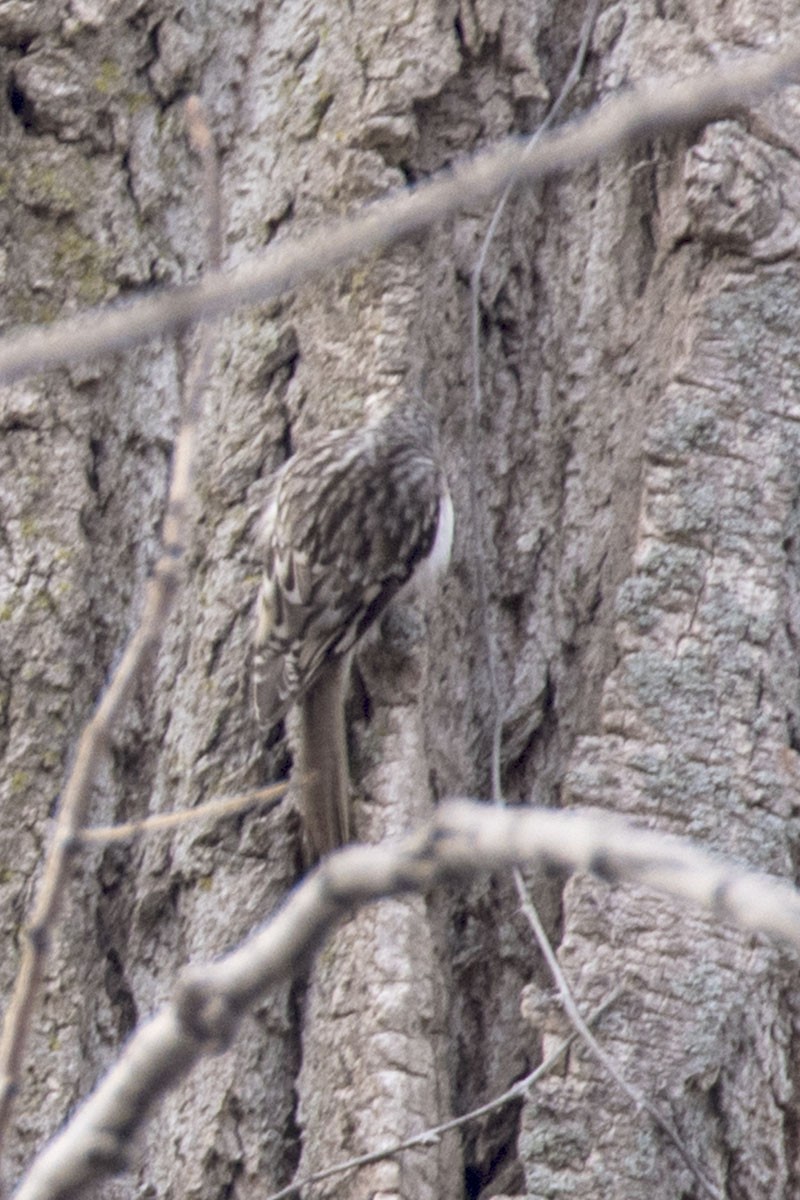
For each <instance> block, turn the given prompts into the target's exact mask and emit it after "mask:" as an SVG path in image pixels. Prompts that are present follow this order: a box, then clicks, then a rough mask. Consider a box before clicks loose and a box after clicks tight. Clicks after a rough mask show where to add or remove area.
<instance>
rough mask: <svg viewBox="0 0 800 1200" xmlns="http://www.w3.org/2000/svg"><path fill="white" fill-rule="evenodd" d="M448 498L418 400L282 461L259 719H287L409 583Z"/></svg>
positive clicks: (269, 558)
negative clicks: (325, 666) (322, 673)
mask: <svg viewBox="0 0 800 1200" xmlns="http://www.w3.org/2000/svg"><path fill="white" fill-rule="evenodd" d="M446 496H447V489H446V484H445V481H444V476H443V473H442V469H441V466H440V464H439V458H438V441H437V438H436V430H435V426H434V422H433V419H432V414H431V413H430V412H429V410H428V408H427V406H426V405H425V404H423V403H421V402H406V403H402V404H400V405H398V406H397V407H395V408H394V409H393V410H392V411H391V412H390V413H389V414H388V415H387V416H385V417H384V418H383V419H381V420H378V421H371V422H369V423H368V424H366V425H364V426H360V427H358V428H356V429H355V430H338V431H335V432H333V433H329V434H327V435H324V436H323V437H321V438H320V439H319V440H318V441H316V442H315V443H314V444H312V445H310V446H309V447H308V448H304V449H303V450H301V451H300V452H299V453H298V454H296V455H295V456H294V457H293V458H292V459H290V460H289V462H288V463H287V464H286V466H285V467H283V468H282V470H281V471H280V472H279V474H278V476H277V477H276V480H275V485H274V488H273V491H272V496H271V500H270V503H269V504H268V506H267V508H266V510H265V513H264V517H263V518H262V528H261V540H262V543H263V545H264V552H265V567H264V578H263V582H262V586H261V591H260V594H259V599H258V627H257V631H256V658H255V696H256V709H257V713H258V716H259V720H260V721H262V722H263V723H264V724H265V725H266V724H274V723H275V721H277V720H279V719H280V718H281V717H282V716H283V715H284V714H285V713H286V711H287V710H288V709H289V707H290V706H291V704H292V703H293V702H294V701H295V700H296V699H298V698H299V696H300V695H302V693H303V692H304V691H305V690H306V689H307V688H308V687H309V686H310V685H311V683H312V682H313V680H314V678H315V676H316V675H317V673H318V672H319V670H320V668H321V667H322V665H323V664H324V663H325V662H326V661H327V660H329V659H331V658H333V657H336V656H340V655H344V654H347V653H349V651H350V650H352V648H353V647H354V646H355V644H356V643H357V642H358V640H359V638H360V637H361V636H362V635H363V634H364V633H365V632H366V630H367V629H368V628H369V627H370V625H372V624H373V623H374V622H375V621H376V620H377V618H378V617H379V616H380V615H381V613H382V612H383V611H384V609H385V608H386V606H387V604H389V602H390V601H391V600H392V598H393V597H394V596H396V595H397V593H398V591H400V589H401V588H402V587H404V585H405V584H406V583H407V582H408V581H409V580H410V579H411V577H412V575H413V573H414V571H415V569H416V568H417V566H418V565H419V564H420V563H421V562H422V561H423V560H424V559H425V558H426V557H427V556H428V555H429V554H430V552H431V549H432V547H433V545H434V541H435V539H436V534H437V529H438V525H439V519H440V516H441V513H442V508H443V504H444V502H445V497H446ZM447 504H448V505H449V499H448V500H447Z"/></svg>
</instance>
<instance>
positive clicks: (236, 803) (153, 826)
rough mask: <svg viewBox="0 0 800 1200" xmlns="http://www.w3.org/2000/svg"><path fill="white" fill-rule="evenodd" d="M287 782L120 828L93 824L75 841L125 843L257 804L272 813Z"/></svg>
mask: <svg viewBox="0 0 800 1200" xmlns="http://www.w3.org/2000/svg"><path fill="white" fill-rule="evenodd" d="M288 786H289V785H288V784H287V783H274V784H272V786H271V787H264V788H255V789H254V790H253V791H252V792H243V793H242V795H241V796H226V797H225V798H224V799H221V800H209V801H208V803H207V804H200V805H198V807H197V808H182V809H181V810H180V811H179V812H170V813H154V814H153V816H151V817H143V818H142V820H141V821H125V822H124V823H120V824H119V825H90V826H88V827H87V828H86V829H81V830H80V832H79V833H78V834H77V835H76V840H77V841H78V842H79V843H80V845H82V846H88V845H92V844H94V845H97V844H99V845H102V846H105V845H108V843H109V842H125V841H127V840H128V838H132V837H139V836H140V835H141V834H144V833H162V832H163V831H164V830H165V829H174V828H175V827H176V826H181V825H187V824H189V823H191V822H193V821H202V820H205V819H206V818H207V817H230V816H233V815H234V813H240V812H244V811H245V810H246V809H248V808H253V806H254V805H256V804H257V805H259V806H263V807H264V808H266V809H267V811H269V809H270V808H274V807H275V805H276V804H277V803H278V801H279V800H281V798H282V797H283V796H284V795H285V794H286V789H287V787H288Z"/></svg>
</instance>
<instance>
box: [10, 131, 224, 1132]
mask: <svg viewBox="0 0 800 1200" xmlns="http://www.w3.org/2000/svg"><path fill="white" fill-rule="evenodd" d="M202 120H203V118H202V113H201V112H198V111H197V110H195V115H194V121H195V124H196V123H197V122H201V121H202ZM202 155H203V162H204V168H205V169H204V179H205V189H206V190H207V189H208V188H209V187H210V186H213V184H212V183H210V182H209V181H210V180H214V179H215V167H214V166H213V164H212V165H209V162H210V160H211V159H215V158H216V154H215V150H214V146H213V141H212V139H211V136H210V133H209V134H208V136H207V138H206V141H205V147H204V149H203V150H202ZM206 199H207V196H206ZM211 341H212V339H211V336H210V330H208V329H204V331H203V335H202V341H201V345H200V348H199V351H198V353H197V356H196V358H195V360H194V362H193V365H192V369H191V370H190V373H189V379H188V381H187V392H186V397H185V402H184V417H183V420H182V424H181V427H180V430H179V432H178V437H177V441H176V446H175V454H174V458H173V466H172V478H171V481H170V488H169V495H168V501H167V507H166V513H165V518H164V528H163V533H162V548H161V555H160V557H159V559H158V562H157V563H156V565H155V568H154V570H153V575H152V578H151V579H150V581H149V583H148V585H147V590H146V593H145V601H144V607H143V611H142V614H141V617H140V619H139V624H138V627H137V628H136V630H135V631H134V633H133V635H132V636H131V638H130V640H129V642H128V644H127V646H126V648H125V650H124V653H123V655H122V659H121V661H120V663H119V665H118V667H117V669H116V671H115V672H114V674H113V676H112V678H111V680H110V682H109V684H108V686H107V688H106V689H105V691H104V692H103V694H102V696H101V697H100V700H99V702H98V704H97V708H96V709H95V712H94V715H93V716H92V717H91V719H90V720H89V722H88V723H87V725H86V726H85V728H84V730H83V732H82V734H81V736H80V739H79V742H78V748H77V751H76V754H75V759H74V762H73V764H72V768H71V770H70V772H69V776H68V778H67V782H66V785H65V787H64V791H63V794H62V797H61V803H60V805H59V810H58V813H57V816H56V824H55V834H54V837H53V842H52V845H51V847H50V850H49V853H48V856H47V860H46V862H45V866H44V872H43V875H42V879H41V883H40V885H39V890H38V893H37V896H36V899H35V902H34V905H33V909H32V912H31V915H30V920H29V925H28V930H27V938H26V941H25V944H24V948H23V951H22V958H21V962H20V966H19V971H18V973H17V977H16V980H15V982H14V990H13V993H12V996H11V999H10V1001H9V1005H8V1008H7V1009H6V1013H5V1017H4V1021H3V1032H2V1039H0V1150H1V1149H2V1143H3V1140H4V1138H5V1135H6V1132H7V1129H8V1123H9V1119H10V1117H11V1112H12V1108H13V1103H14V1098H15V1096H16V1094H17V1091H18V1089H19V1083H20V1079H21V1073H22V1063H23V1058H24V1053H25V1048H26V1046H27V1042H28V1037H29V1034H30V1028H31V1021H32V1018H33V1014H34V1012H35V1010H36V1001H37V999H38V996H39V993H40V992H41V988H42V982H43V979H44V970H45V963H46V959H47V953H48V949H49V944H50V941H51V939H52V936H53V931H54V928H55V924H56V920H57V918H58V915H59V912H60V909H61V905H62V902H63V899H64V893H65V890H66V885H67V879H68V874H69V864H70V861H71V857H72V855H73V853H74V851H75V848H76V845H77V835H78V834H79V832H80V830H81V829H82V827H83V825H84V824H85V822H86V814H87V811H88V807H89V800H90V797H91V792H92V785H93V784H94V781H95V779H96V777H97V772H98V769H99V767H100V764H101V762H102V760H103V757H104V755H105V753H106V750H107V748H108V744H109V739H110V736H111V731H112V730H113V728H114V725H115V723H116V721H117V718H118V716H119V714H120V712H121V711H122V708H123V707H124V705H125V704H126V702H127V701H128V699H129V698H130V695H131V693H132V691H133V688H134V685H135V683H136V681H137V679H138V678H139V676H140V674H141V671H142V668H143V666H144V664H145V663H146V662H147V661H148V660H149V659H150V658H151V656H152V654H153V653H154V651H155V650H156V648H157V647H158V645H159V643H160V641H161V636H162V633H163V630H164V626H165V624H166V621H167V617H168V615H169V612H170V610H171V608H172V605H173V603H174V599H175V595H176V593H177V590H178V586H179V572H180V563H181V559H182V557H183V553H184V548H185V544H186V535H187V511H188V499H189V495H190V492H191V483H192V461H193V451H194V443H195V435H196V427H197V419H198V415H199V409H200V401H201V397H202V393H203V389H204V388H205V384H206V380H207V376H208V371H209V368H210V364H211V354H212V347H211Z"/></svg>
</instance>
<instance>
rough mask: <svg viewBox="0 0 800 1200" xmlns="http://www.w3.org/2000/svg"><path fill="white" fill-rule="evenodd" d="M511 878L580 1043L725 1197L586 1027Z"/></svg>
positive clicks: (517, 878)
mask: <svg viewBox="0 0 800 1200" xmlns="http://www.w3.org/2000/svg"><path fill="white" fill-rule="evenodd" d="M513 879H514V885H515V887H516V889H517V895H518V896H519V900H520V905H521V907H522V911H523V913H524V915H525V918H526V920H527V922H528V924H529V925H530V927H531V929H532V930H533V933H534V936H535V937H536V940H537V942H538V943H539V949H540V950H541V952H542V955H543V956H544V959H545V961H546V962H547V965H548V967H549V968H550V973H551V974H552V976H553V979H554V980H555V982H556V986H557V988H558V994H559V998H560V1000H561V1004H562V1007H563V1009H564V1012H565V1013H566V1015H567V1018H568V1020H569V1021H570V1023H571V1025H572V1027H573V1029H574V1030H575V1031H576V1033H577V1034H578V1035H579V1036H580V1038H581V1041H582V1042H583V1043H584V1045H586V1046H587V1047H588V1049H589V1051H590V1052H591V1053H592V1054H593V1055H594V1057H595V1058H596V1059H597V1061H598V1062H599V1063H600V1065H601V1067H602V1068H603V1069H604V1070H605V1071H606V1072H607V1074H608V1075H610V1076H611V1078H612V1079H613V1080H614V1082H615V1083H616V1085H617V1087H618V1088H619V1089H620V1090H621V1091H622V1092H623V1094H624V1095H625V1096H627V1097H628V1099H629V1100H630V1102H631V1104H632V1105H633V1107H634V1108H635V1109H636V1111H637V1112H639V1111H640V1110H641V1109H644V1111H645V1112H646V1113H647V1114H648V1116H649V1117H650V1119H651V1121H652V1122H653V1123H654V1125H656V1126H657V1127H658V1128H659V1129H660V1130H661V1131H662V1133H665V1134H666V1135H667V1137H668V1138H669V1140H670V1141H671V1142H672V1144H673V1146H674V1147H675V1149H676V1150H677V1151H678V1153H679V1154H680V1156H681V1158H682V1159H683V1161H684V1162H685V1163H686V1165H687V1167H688V1168H689V1170H690V1171H691V1172H692V1174H693V1175H694V1177H695V1179H696V1180H697V1182H698V1184H699V1185H700V1187H701V1188H702V1189H703V1191H704V1192H705V1193H706V1194H707V1195H708V1196H711V1198H712V1200H725V1197H724V1193H723V1192H721V1191H720V1190H719V1189H718V1188H717V1187H715V1185H714V1184H713V1183H712V1182H711V1181H710V1180H709V1179H708V1177H707V1176H706V1175H705V1173H704V1171H703V1170H702V1168H701V1166H700V1164H699V1163H698V1162H697V1160H696V1159H695V1157H694V1155H693V1154H692V1152H691V1151H690V1150H689V1147H688V1146H687V1145H686V1143H685V1142H684V1140H683V1138H682V1137H681V1135H680V1134H679V1133H678V1131H677V1129H676V1128H675V1126H674V1125H673V1123H672V1121H670V1120H669V1118H667V1117H665V1116H663V1115H662V1114H661V1113H660V1112H659V1111H658V1109H657V1108H656V1106H655V1104H653V1102H652V1100H650V1099H649V1097H647V1096H646V1095H645V1094H644V1092H640V1091H639V1089H638V1088H636V1087H634V1086H633V1084H631V1083H629V1082H628V1080H627V1079H626V1078H625V1077H624V1075H623V1074H622V1072H621V1071H620V1069H619V1067H618V1066H617V1064H616V1063H615V1062H614V1059H613V1058H612V1057H611V1055H610V1054H608V1053H607V1052H606V1051H605V1050H604V1049H603V1047H602V1046H601V1045H600V1043H599V1042H598V1040H597V1038H596V1037H595V1036H594V1034H593V1033H592V1031H591V1030H590V1029H589V1026H588V1023H587V1022H586V1021H585V1020H584V1018H583V1017H582V1016H581V1012H580V1009H579V1008H578V1005H577V1003H576V1001H575V997H574V996H573V994H572V989H571V988H570V986H569V984H568V983H567V980H566V976H565V975H564V972H563V971H562V970H561V964H560V963H559V961H558V959H557V958H556V956H555V953H554V951H553V947H552V946H551V945H550V939H549V938H548V936H547V934H546V933H545V930H544V927H543V925H542V922H541V921H540V919H539V914H538V912H537V911H536V905H535V904H534V903H533V901H532V900H531V897H530V893H529V892H528V889H527V888H526V887H525V884H524V882H523V879H522V875H521V874H520V872H519V869H518V868H516V867H515V868H514V871H513Z"/></svg>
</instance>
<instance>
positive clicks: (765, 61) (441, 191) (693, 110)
mask: <svg viewBox="0 0 800 1200" xmlns="http://www.w3.org/2000/svg"><path fill="white" fill-rule="evenodd" d="M798 78H800V47H798V46H797V45H796V44H795V45H792V46H790V48H789V49H788V50H785V51H783V52H782V53H779V54H753V55H748V56H747V57H743V58H739V59H737V60H736V61H734V62H729V63H727V64H725V65H724V66H720V67H715V68H714V69H713V70H710V71H706V72H703V73H702V74H698V75H696V76H694V77H693V78H691V79H688V80H684V81H683V82H681V83H677V84H676V83H672V84H669V83H667V82H664V81H662V82H660V83H654V84H651V85H650V86H648V87H646V88H645V87H640V88H636V89H633V90H631V91H628V92H626V93H625V94H624V95H621V96H617V97H616V98H614V99H611V100H608V101H606V102H605V103H604V104H602V105H601V106H600V107H598V108H597V109H595V110H593V112H592V113H591V114H590V115H589V116H588V117H586V118H585V119H584V120H582V121H579V122H575V123H573V124H570V125H568V126H566V127H565V128H564V129H563V130H561V131H560V132H557V133H553V134H551V135H549V136H548V137H545V138H542V140H541V141H540V142H539V143H538V144H537V145H536V146H535V147H534V148H533V149H532V150H528V147H527V145H526V144H525V143H520V142H519V141H518V140H516V139H515V140H513V141H510V142H505V143H504V144H503V145H501V146H500V147H499V148H497V149H495V150H491V151H489V152H487V153H486V154H482V155H478V156H477V157H475V158H474V159H472V160H471V161H469V162H467V163H464V164H461V165H457V166H456V167H454V168H453V170H452V171H448V172H447V173H445V174H443V175H441V176H439V177H437V178H436V179H435V180H433V181H432V182H431V183H428V184H424V185H422V186H420V187H418V188H416V189H415V190H414V191H410V192H402V193H400V194H399V195H397V196H393V197H391V198H390V199H387V200H385V201H383V202H381V203H377V204H373V205H371V206H370V207H369V208H368V209H367V210H366V211H365V212H364V213H362V214H361V215H360V216H357V217H352V218H348V219H345V220H342V221H338V222H335V223H332V224H330V225H326V226H325V227H324V228H321V229H319V230H318V231H317V232H316V233H313V234H310V235H309V236H307V237H304V238H301V239H298V240H296V241H292V240H287V241H286V242H283V243H281V244H280V245H278V246H275V247H274V248H271V249H270V250H269V251H267V252H266V253H265V254H263V255H262V256H260V257H259V258H257V259H253V260H251V261H250V262H248V263H244V264H243V265H242V266H240V267H238V268H236V270H233V271H230V272H228V273H227V274H224V275H223V274H220V273H219V272H214V273H212V274H210V275H207V276H206V277H205V278H204V279H203V280H202V281H200V282H198V283H193V284H187V285H184V286H183V287H177V288H174V289H171V290H165V291H163V292H160V293H157V294H155V295H151V296H148V297H146V298H144V299H141V300H137V301H135V302H134V303H131V304H128V305H123V306H119V307H114V308H111V309H99V310H95V311H93V312H89V313H82V314H81V315H80V316H78V317H75V318H73V319H70V320H67V321H58V322H56V323H54V324H53V325H52V326H50V327H49V328H48V329H33V330H30V331H28V332H26V333H23V334H20V335H17V336H16V337H9V338H7V339H5V340H4V341H3V342H2V343H1V344H0V383H2V382H9V381H11V380H13V379H18V378H20V377H21V376H22V375H25V374H28V373H29V372H31V371H37V370H43V369H45V368H48V367H54V366H57V365H59V364H63V363H69V362H74V361H76V360H78V359H81V358H85V357H86V356H87V355H90V354H101V353H111V352H112V351H116V350H121V349H124V348H126V347H130V346H134V345H138V343H140V342H143V341H146V340H147V339H148V338H151V337H154V336H156V335H159V336H160V335H163V334H164V333H167V332H170V331H174V330H177V329H182V328H184V327H185V326H186V325H187V324H189V323H190V322H192V321H197V320H199V319H200V318H208V317H213V316H220V315H221V314H223V313H227V312H231V311H232V310H233V309H234V308H236V307H237V306H238V305H241V304H250V303H255V302H257V301H261V300H266V299H268V298H269V297H271V296H277V295H280V294H281V293H282V292H285V291H287V290H288V289H290V288H295V287H297V286H299V285H300V284H302V283H307V282H309V281H310V280H312V279H317V278H319V277H320V276H322V275H324V274H327V273H328V272H330V271H331V270H333V269H334V268H335V267H340V266H342V265H344V264H345V263H348V262H350V261H351V260H352V259H354V258H356V257H359V256H363V255H366V254H370V253H373V252H374V251H375V250H381V249H387V248H388V247H389V246H392V245H394V244H396V243H397V242H399V241H401V240H403V239H405V238H408V237H411V236H413V235H414V234H416V233H418V232H419V231H420V230H422V229H425V228H427V227H428V226H429V225H432V224H433V223H434V222H436V221H440V220H442V219H443V218H444V217H447V216H450V215H452V214H453V213H455V212H458V211H459V210H460V209H462V208H463V207H464V206H465V205H475V204H476V203H479V202H482V201H488V200H490V199H492V197H494V196H497V195H499V194H500V193H502V191H503V189H504V188H505V187H507V186H508V185H509V184H510V183H513V182H515V181H518V180H519V181H522V180H529V181H531V180H536V179H546V178H549V177H552V176H553V175H557V174H560V173H562V172H564V171H567V170H569V169H571V168H574V167H578V166H581V165H584V164H586V163H589V162H594V161H595V160H597V159H598V158H601V157H603V156H604V155H608V154H612V153H614V152H616V151H618V150H621V149H622V148H623V147H625V146H629V145H631V144H632V143H635V142H637V141H640V140H641V139H642V138H645V137H653V136H656V135H658V134H667V133H674V132H676V131H678V130H681V129H685V128H687V126H696V125H699V124H703V123H704V122H706V121H712V120H716V119H718V118H720V117H724V116H729V115H731V114H732V113H736V112H738V111H740V110H741V109H742V107H743V106H745V105H747V104H750V103H752V102H753V101H755V100H757V99H758V98H759V97H760V96H762V95H764V94H765V93H766V92H768V91H774V90H775V89H776V88H780V87H783V86H785V85H786V84H788V83H791V82H794V81H797V79H798Z"/></svg>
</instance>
